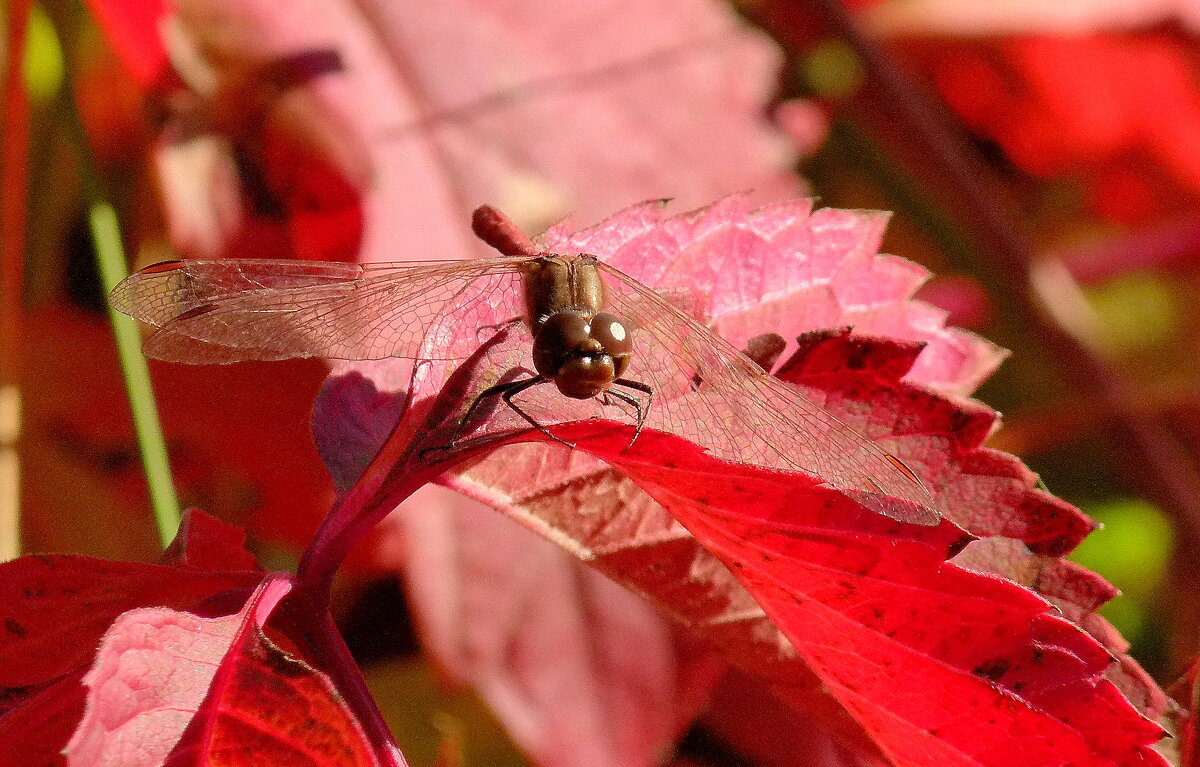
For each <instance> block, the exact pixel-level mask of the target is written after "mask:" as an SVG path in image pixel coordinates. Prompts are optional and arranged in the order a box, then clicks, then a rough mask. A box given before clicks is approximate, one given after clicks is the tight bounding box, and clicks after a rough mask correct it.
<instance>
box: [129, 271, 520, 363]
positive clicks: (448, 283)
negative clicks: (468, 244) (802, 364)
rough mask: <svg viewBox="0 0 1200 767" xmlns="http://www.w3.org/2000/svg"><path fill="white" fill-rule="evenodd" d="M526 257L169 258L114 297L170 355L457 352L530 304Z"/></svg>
mask: <svg viewBox="0 0 1200 767" xmlns="http://www.w3.org/2000/svg"><path fill="white" fill-rule="evenodd" d="M528 261H529V259H528V258H526V257H515V258H495V259H482V260H476V261H438V262H407V263H395V264H361V265H360V264H340V263H321V262H312V261H283V260H266V259H260V260H254V259H224V260H213V261H169V262H164V263H163V264H156V265H154V266H150V267H147V268H145V269H143V270H141V271H140V272H137V273H136V274H133V275H131V276H130V277H128V278H127V279H126V280H124V281H123V282H122V283H121V284H120V285H118V286H117V287H116V288H115V289H114V290H113V293H112V295H111V297H110V300H111V301H112V304H113V306H114V307H116V308H117V309H118V310H119V311H122V312H124V313H126V314H129V315H131V316H133V317H135V318H137V319H139V320H142V321H143V322H146V323H148V324H150V325H153V326H155V327H157V328H158V331H157V332H156V333H155V334H154V335H153V336H152V337H151V338H150V339H149V340H148V341H147V342H146V353H147V354H149V355H150V356H152V357H156V358H159V359H165V360H169V361H173V362H187V363H194V364H216V363H228V362H239V361H243V360H278V359H289V358H293V357H324V358H327V359H352V360H364V359H386V358H388V357H408V358H415V357H424V358H429V359H459V358H462V357H466V356H469V355H470V354H471V353H472V352H474V351H475V350H476V349H478V348H479V344H480V342H481V337H480V335H479V330H480V329H481V328H483V329H485V330H486V329H487V328H489V327H493V326H495V325H497V324H499V323H502V322H505V321H507V320H510V319H512V318H513V317H520V316H523V315H524V311H525V310H524V298H523V296H524V294H523V283H522V280H521V274H522V272H523V269H524V265H525V264H527V263H528ZM484 337H486V335H485V336H484Z"/></svg>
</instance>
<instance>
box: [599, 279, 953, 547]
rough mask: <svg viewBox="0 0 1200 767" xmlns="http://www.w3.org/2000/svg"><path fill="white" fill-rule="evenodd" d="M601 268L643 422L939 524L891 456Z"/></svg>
mask: <svg viewBox="0 0 1200 767" xmlns="http://www.w3.org/2000/svg"><path fill="white" fill-rule="evenodd" d="M601 269H602V271H603V273H604V275H605V278H606V284H607V287H608V290H607V296H608V300H609V304H610V307H611V308H612V310H613V311H616V312H617V313H619V314H621V315H623V316H624V317H625V318H626V319H627V320H628V321H629V322H630V324H631V325H632V326H633V328H634V331H633V332H634V343H635V347H634V356H633V358H632V360H631V362H630V366H629V370H628V371H627V372H626V374H625V375H626V377H627V378H631V379H634V380H639V381H642V382H643V383H646V384H648V385H650V386H651V387H652V388H653V389H654V390H655V398H654V406H653V408H652V412H651V413H650V416H649V417H648V419H647V421H646V426H647V427H650V428H657V429H660V430H662V431H667V432H671V433H674V434H678V435H679V436H681V437H683V438H685V439H687V440H689V441H691V442H695V443H696V444H698V445H700V446H701V447H704V448H706V449H707V450H708V451H709V452H710V453H711V454H712V455H714V456H716V457H719V458H724V459H726V460H730V461H737V462H742V463H749V464H753V465H758V466H762V467H764V468H768V469H776V470H782V471H797V470H799V471H802V472H805V473H807V474H811V475H815V476H816V477H819V478H820V479H821V480H823V481H824V482H825V483H826V484H828V485H830V486H832V487H834V488H836V489H838V490H840V491H842V492H845V493H846V494H847V495H849V496H851V497H853V498H854V499H855V500H859V501H861V502H864V503H865V505H867V506H869V507H870V508H872V509H873V510H875V511H879V512H881V513H883V514H886V515H887V516H890V517H892V518H894V519H898V520H900V521H904V522H912V523H916V524H924V525H933V524H937V523H938V521H939V520H940V515H939V514H938V513H937V512H936V505H935V503H934V501H933V498H932V497H931V496H930V495H929V492H928V490H926V488H925V487H924V485H922V484H921V482H920V480H919V479H918V478H917V477H916V475H915V474H913V473H912V471H911V470H909V469H908V468H907V467H906V466H904V464H903V463H901V462H900V460H899V459H898V458H896V457H895V456H892V455H890V454H889V453H887V452H886V451H884V450H883V449H882V448H880V447H879V446H878V445H877V444H875V443H874V442H872V441H871V440H869V439H867V438H866V437H864V436H862V435H861V434H859V433H858V432H857V431H855V430H854V429H853V428H851V427H850V426H848V425H846V424H844V423H842V421H840V420H839V419H838V418H837V417H836V416H834V415H833V414H832V413H830V412H829V411H827V410H825V409H824V408H822V407H821V406H820V405H818V404H816V403H815V402H813V401H812V400H810V399H808V398H807V397H805V396H804V395H803V394H802V393H801V392H800V390H799V389H798V388H797V387H795V386H792V385H790V384H787V383H784V382H783V381H780V380H779V379H777V378H775V377H774V376H771V375H769V374H767V373H765V372H764V371H763V370H762V368H760V367H758V365H756V364H755V363H754V362H753V361H751V360H750V359H749V358H747V357H746V356H745V355H743V354H741V353H740V352H739V351H737V349H735V348H734V347H733V346H731V345H730V344H729V343H728V342H726V341H725V340H724V339H722V338H720V337H718V336H716V335H715V334H714V333H713V332H712V331H711V330H709V329H708V328H706V327H704V326H703V325H701V324H699V323H698V322H696V321H695V320H693V319H691V318H690V317H688V316H686V315H685V314H683V313H682V312H680V311H679V310H678V309H676V308H675V307H673V306H672V305H670V304H669V303H667V302H666V301H664V300H663V299H662V298H661V297H659V296H658V295H657V294H656V293H655V292H654V291H653V290H651V289H650V288H647V287H646V286H644V285H641V284H640V283H638V282H636V281H635V280H633V279H631V278H629V277H627V276H625V275H624V274H621V273H620V272H618V271H616V270H615V269H612V268H611V267H606V266H604V265H603V264H601ZM885 497H891V498H896V499H899V500H900V503H894V504H893V503H890V502H888V501H887V500H886V498H885Z"/></svg>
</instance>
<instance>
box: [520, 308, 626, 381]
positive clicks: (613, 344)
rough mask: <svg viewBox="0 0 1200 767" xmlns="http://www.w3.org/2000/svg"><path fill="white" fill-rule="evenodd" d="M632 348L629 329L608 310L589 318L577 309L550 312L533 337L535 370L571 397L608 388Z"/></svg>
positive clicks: (620, 370) (617, 375) (624, 363)
mask: <svg viewBox="0 0 1200 767" xmlns="http://www.w3.org/2000/svg"><path fill="white" fill-rule="evenodd" d="M632 352H633V339H632V337H631V336H630V333H629V329H628V328H627V326H626V324H625V323H624V322H623V321H622V320H621V319H620V318H618V317H617V316H615V315H613V314H609V313H608V312H600V313H598V314H596V315H594V316H592V317H590V318H589V317H587V316H585V315H584V314H583V313H582V312H577V311H563V312H558V313H556V314H552V315H550V316H549V317H548V318H546V320H545V322H543V323H542V324H541V325H540V327H539V328H538V332H537V337H536V338H534V340H533V361H534V367H536V368H537V372H538V374H539V375H541V376H543V377H545V378H549V379H550V380H552V381H554V384H555V385H556V386H557V387H558V390H559V391H560V392H562V393H563V394H564V395H565V396H567V397H571V398H573V399H588V398H589V397H595V396H596V395H597V394H599V393H600V392H602V391H605V390H606V389H608V387H609V385H610V384H611V383H612V382H613V381H614V380H615V379H617V378H619V377H620V376H621V374H622V373H624V372H625V368H627V367H628V366H629V355H630V354H631V353H632Z"/></svg>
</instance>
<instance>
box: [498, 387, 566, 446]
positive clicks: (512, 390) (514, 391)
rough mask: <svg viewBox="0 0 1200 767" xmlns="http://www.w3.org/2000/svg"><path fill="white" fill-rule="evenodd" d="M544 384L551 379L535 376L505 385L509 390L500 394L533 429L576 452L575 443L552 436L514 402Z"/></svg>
mask: <svg viewBox="0 0 1200 767" xmlns="http://www.w3.org/2000/svg"><path fill="white" fill-rule="evenodd" d="M544 383H550V379H549V378H542V377H541V376H535V377H533V378H526V379H523V380H520V381H513V382H512V383H509V384H506V385H505V386H506V387H507V388H506V390H505V391H504V392H503V393H502V394H500V397H501V399H503V400H504V404H506V405H508V406H509V407H510V408H512V411H513V412H514V413H516V414H517V415H519V416H521V417H522V418H524V419H525V420H526V421H528V422H529V425H530V426H532V427H533V428H535V429H537V430H538V431H540V432H541V433H542V434H545V435H546V436H547V437H549V438H550V439H552V440H554V441H555V442H558V443H560V444H563V445H566V446H567V447H569V448H571V449H572V450H574V449H575V445H574V444H573V443H571V442H567V441H566V440H565V439H563V438H562V437H556V436H554V435H553V434H551V433H550V430H549V429H547V428H546V427H545V426H543V425H542V424H540V423H538V421H537V419H536V418H534V417H533V416H531V415H529V413H526V412H525V411H524V410H522V409H521V406H520V405H518V404H517V403H515V402H513V397H515V396H517V395H518V394H520V393H521V392H523V391H525V390H526V389H530V388H533V387H534V386H539V385H541V384H544ZM492 388H493V389H495V388H496V387H495V386H493V387H492ZM489 391H490V389H489ZM486 393H487V392H484V394H486ZM479 396H481V397H482V396H483V394H481V395H479Z"/></svg>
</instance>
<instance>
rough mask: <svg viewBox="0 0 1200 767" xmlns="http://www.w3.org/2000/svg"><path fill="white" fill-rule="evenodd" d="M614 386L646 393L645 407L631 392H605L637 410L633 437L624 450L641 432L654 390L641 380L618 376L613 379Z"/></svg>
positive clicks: (651, 402) (652, 402)
mask: <svg viewBox="0 0 1200 767" xmlns="http://www.w3.org/2000/svg"><path fill="white" fill-rule="evenodd" d="M613 385H614V386H624V387H625V388H626V389H633V390H634V391H640V392H641V393H642V394H645V395H646V402H645V407H644V408H643V406H642V401H641V400H640V399H638V398H637V397H634V396H633V395H631V394H626V393H624V392H619V391H614V390H612V389H609V390H608V391H607V392H606V393H607V394H611V395H612V396H614V397H616V398H617V399H619V400H622V401H624V402H628V403H629V404H631V405H633V407H634V408H635V409H636V410H637V428H636V429H634V431H633V438H632V439H630V440H629V444H628V445H626V446H625V450H628V449H629V448H631V447H633V443H634V442H637V438H638V436H639V435H640V434H641V433H642V427H643V426H645V425H646V417H647V416H648V415H649V414H650V406H651V405H653V404H654V390H653V389H651V388H650V387H649V386H647V385H646V384H644V383H642V382H641V381H631V380H629V379H628V378H618V379H616V380H615V381H613Z"/></svg>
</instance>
